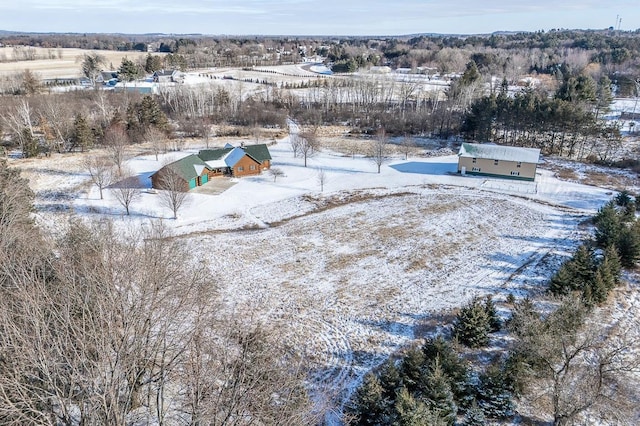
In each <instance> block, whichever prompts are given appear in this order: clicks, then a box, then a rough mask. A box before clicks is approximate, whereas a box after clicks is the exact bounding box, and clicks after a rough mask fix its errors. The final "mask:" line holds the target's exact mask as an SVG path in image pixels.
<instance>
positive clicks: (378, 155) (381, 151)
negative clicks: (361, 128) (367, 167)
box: [368, 129, 389, 173]
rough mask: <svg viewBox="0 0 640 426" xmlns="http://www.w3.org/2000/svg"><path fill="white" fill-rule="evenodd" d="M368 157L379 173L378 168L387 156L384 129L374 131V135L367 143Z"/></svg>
mask: <svg viewBox="0 0 640 426" xmlns="http://www.w3.org/2000/svg"><path fill="white" fill-rule="evenodd" d="M368 154H369V155H368V156H369V158H370V159H371V161H372V162H373V164H375V165H376V167H377V168H378V173H380V168H381V167H382V165H383V164H384V163H386V162H387V161H388V160H389V158H388V155H389V148H388V147H387V135H386V133H385V131H384V129H380V130H378V132H377V133H376V137H375V138H373V139H371V142H370V145H369V153H368Z"/></svg>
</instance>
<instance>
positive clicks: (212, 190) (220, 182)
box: [189, 177, 236, 195]
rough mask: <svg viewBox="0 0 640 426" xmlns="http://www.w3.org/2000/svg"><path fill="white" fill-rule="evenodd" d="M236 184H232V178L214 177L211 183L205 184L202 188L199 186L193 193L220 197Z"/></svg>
mask: <svg viewBox="0 0 640 426" xmlns="http://www.w3.org/2000/svg"><path fill="white" fill-rule="evenodd" d="M235 184H236V182H231V178H227V177H214V178H211V180H209V182H207V183H205V184H204V185H202V186H198V187H196V188H193V189H192V190H191V191H189V192H192V193H195V194H208V195H218V194H221V193H223V192H224V191H226V190H227V189H229V188H231V187H232V186H233V185H235Z"/></svg>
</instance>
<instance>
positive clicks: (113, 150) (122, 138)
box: [104, 125, 129, 174]
mask: <svg viewBox="0 0 640 426" xmlns="http://www.w3.org/2000/svg"><path fill="white" fill-rule="evenodd" d="M104 144H105V145H106V146H107V150H108V152H109V156H110V157H111V161H113V164H114V165H115V166H116V168H117V169H118V174H122V167H123V165H124V162H125V161H126V159H127V151H126V150H127V145H128V144H129V136H128V135H127V132H126V131H125V130H124V128H123V127H122V126H120V125H114V126H110V127H108V128H107V130H106V131H105V132H104Z"/></svg>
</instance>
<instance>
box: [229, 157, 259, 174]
mask: <svg viewBox="0 0 640 426" xmlns="http://www.w3.org/2000/svg"><path fill="white" fill-rule="evenodd" d="M261 170H262V169H261V166H260V163H259V162H257V161H256V160H254V159H253V158H251V157H249V156H248V155H245V156H244V157H242V158H241V159H240V161H238V162H237V163H236V165H235V166H234V167H233V175H234V176H236V177H242V176H251V175H259V174H260V172H261Z"/></svg>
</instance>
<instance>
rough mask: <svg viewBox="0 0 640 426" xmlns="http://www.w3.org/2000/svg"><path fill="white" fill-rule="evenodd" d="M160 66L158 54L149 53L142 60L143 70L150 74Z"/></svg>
mask: <svg viewBox="0 0 640 426" xmlns="http://www.w3.org/2000/svg"><path fill="white" fill-rule="evenodd" d="M162 68H163V66H162V58H161V57H160V56H159V55H152V54H151V53H149V54H147V58H146V59H145V62H144V70H145V71H146V72H148V73H150V74H151V73H153V72H154V71H159V70H161V69H162Z"/></svg>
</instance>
